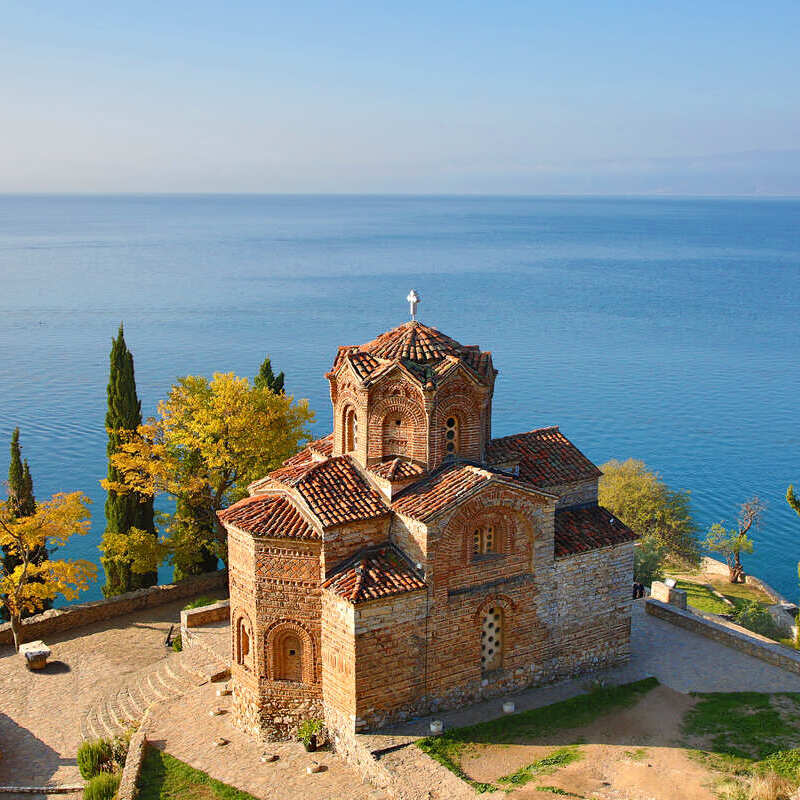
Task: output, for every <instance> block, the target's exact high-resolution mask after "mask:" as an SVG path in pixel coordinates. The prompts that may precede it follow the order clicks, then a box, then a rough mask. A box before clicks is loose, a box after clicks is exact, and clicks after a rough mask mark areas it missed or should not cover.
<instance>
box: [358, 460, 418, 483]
mask: <svg viewBox="0 0 800 800" xmlns="http://www.w3.org/2000/svg"><path fill="white" fill-rule="evenodd" d="M370 472H373V473H374V474H375V475H378V476H379V477H381V478H386V479H387V480H390V481H403V480H408V479H409V478H418V477H420V476H421V475H424V474H425V470H424V469H423V468H422V467H421V466H420V465H419V464H415V463H414V462H413V461H406V460H405V459H402V458H393V459H392V460H391V461H383V462H382V463H380V464H376V465H375V466H374V467H370Z"/></svg>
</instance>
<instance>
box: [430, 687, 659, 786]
mask: <svg viewBox="0 0 800 800" xmlns="http://www.w3.org/2000/svg"><path fill="white" fill-rule="evenodd" d="M656 686H658V681H657V680H656V679H655V678H646V679H645V680H642V681H635V682H634V683H626V684H623V685H622V686H604V687H598V688H594V689H593V690H592V691H591V692H589V693H588V694H582V695H578V696H577V697H571V698H570V699H569V700H562V701H561V702H560V703H553V704H552V705H549V706H543V707H542V708H534V709H531V710H530V711H522V712H520V713H519V714H511V715H509V716H504V717H500V718H498V719H493V720H489V721H487V722H481V723H478V724H477V725H468V726H466V727H464V728H453V729H452V730H448V731H445V732H444V733H443V734H441V735H440V736H428V737H426V738H425V739H420V740H419V741H418V742H417V743H416V745H417V747H419V748H420V749H421V750H422V751H423V752H424V753H427V754H428V755H429V756H430V757H431V758H432V759H434V760H435V761H438V762H439V763H440V764H441V765H442V766H444V767H447V769H449V770H450V772H452V773H453V774H454V775H457V776H458V777H459V778H461V779H462V780H463V781H466V782H467V783H469V784H470V785H471V786H472V787H473V788H474V789H475V790H476V791H478V792H493V791H495V790H496V789H497V787H496V786H495V785H494V784H491V783H490V784H483V783H477V782H476V781H473V780H472V779H471V778H470V777H469V775H467V773H466V772H465V771H464V770H463V768H462V767H461V756H462V754H463V753H464V751H465V750H466V749H467V748H469V747H471V746H473V745H476V744H492V745H503V744H513V743H516V742H524V741H526V740H531V739H535V738H537V737H539V736H543V735H545V734H548V733H552V732H553V731H555V730H560V729H563V728H577V727H580V726H582V725H587V724H589V723H590V722H592V721H593V720H595V719H597V717H599V716H601V715H602V714H606V713H608V712H609V711H614V710H616V709H620V708H628V707H630V706H632V705H634V704H635V703H637V702H638V701H639V700H640V699H641V698H642V697H643V696H644V695H645V694H647V692H649V691H650V690H651V689H654V688H655V687H656Z"/></svg>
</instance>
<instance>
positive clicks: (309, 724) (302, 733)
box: [297, 719, 325, 744]
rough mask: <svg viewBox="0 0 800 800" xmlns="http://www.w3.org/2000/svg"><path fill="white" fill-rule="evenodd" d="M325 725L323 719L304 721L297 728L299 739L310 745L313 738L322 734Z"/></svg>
mask: <svg viewBox="0 0 800 800" xmlns="http://www.w3.org/2000/svg"><path fill="white" fill-rule="evenodd" d="M324 727H325V723H324V722H323V721H322V720H321V719H304V720H303V721H302V722H301V723H300V725H299V727H298V728H297V738H298V739H299V740H300V741H301V742H305V743H306V744H308V743H309V742H310V741H311V737H312V736H318V735H319V734H320V733H322V729H323V728H324Z"/></svg>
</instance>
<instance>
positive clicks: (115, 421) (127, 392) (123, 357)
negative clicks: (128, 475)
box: [101, 325, 158, 597]
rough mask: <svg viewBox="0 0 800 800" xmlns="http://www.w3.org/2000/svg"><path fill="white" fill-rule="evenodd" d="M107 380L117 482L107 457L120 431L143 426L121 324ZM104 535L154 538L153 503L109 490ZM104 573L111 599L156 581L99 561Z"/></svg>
mask: <svg viewBox="0 0 800 800" xmlns="http://www.w3.org/2000/svg"><path fill="white" fill-rule="evenodd" d="M109 360H110V369H109V377H108V411H107V413H106V430H107V431H108V445H107V447H106V453H107V454H108V456H109V463H108V480H109V481H114V482H119V481H120V478H121V475H120V474H119V472H118V470H117V469H116V467H114V466H113V465H112V463H111V460H110V457H111V456H112V455H113V454H114V453H116V452H117V450H118V449H119V446H120V444H121V443H122V436H123V434H122V432H123V431H135V430H136V428H137V427H138V426H139V425H141V424H142V404H141V402H140V401H139V398H138V396H137V394H136V378H135V375H134V370H133V355H132V353H131V351H130V350H128V346H127V345H126V344H125V335H124V332H123V329H122V325H120V326H119V333H118V335H117V338H116V339H112V340H111V353H110V356H109ZM105 513H106V532H107V533H121V534H127V533H128V531H130V529H131V528H139V529H140V530H143V531H149V532H150V533H152V534H153V535H154V536H155V535H156V533H155V525H154V522H153V500H152V498H150V497H144V496H142V495H140V494H138V493H136V492H129V493H127V494H118V493H117V492H115V491H113V490H111V489H109V491H108V497H107V498H106V505H105ZM101 561H102V563H103V568H104V569H105V573H106V585H105V586H104V587H103V594H104V595H105V596H106V597H112V596H114V595H117V594H123V593H124V592H129V591H131V590H133V589H140V588H142V587H144V586H153V585H154V584H155V583H156V582H157V581H158V572H157V571H156V572H148V573H146V574H144V575H137V574H136V573H134V572H132V571H131V569H130V567H126V566H125V565H120V564H119V563H118V562H115V561H112V560H111V559H105V558H103V559H101Z"/></svg>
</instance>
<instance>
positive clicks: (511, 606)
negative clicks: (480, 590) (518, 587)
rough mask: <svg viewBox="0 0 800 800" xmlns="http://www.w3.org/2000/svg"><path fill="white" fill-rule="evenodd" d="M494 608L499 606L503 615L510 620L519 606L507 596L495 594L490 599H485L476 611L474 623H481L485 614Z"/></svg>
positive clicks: (473, 616) (473, 617)
mask: <svg viewBox="0 0 800 800" xmlns="http://www.w3.org/2000/svg"><path fill="white" fill-rule="evenodd" d="M493 606H499V607H500V608H501V609H503V613H504V614H505V615H506V616H507V617H509V618H510V617H511V615H512V613H513V612H514V611H515V610H516V608H517V604H516V603H515V602H514V601H513V600H512V599H511V598H510V597H509V596H508V595H507V594H502V593H499V592H493V593H492V594H490V595H489V596H488V597H486V598H484V599H483V601H482V602H481V604H480V605H479V606H478V607H477V608H476V609H475V613H474V614H473V615H472V619H473V621H474V622H480V621H481V620H482V619H483V616H484V614H486V612H487V611H488V610H489V609H490V608H492V607H493Z"/></svg>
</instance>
